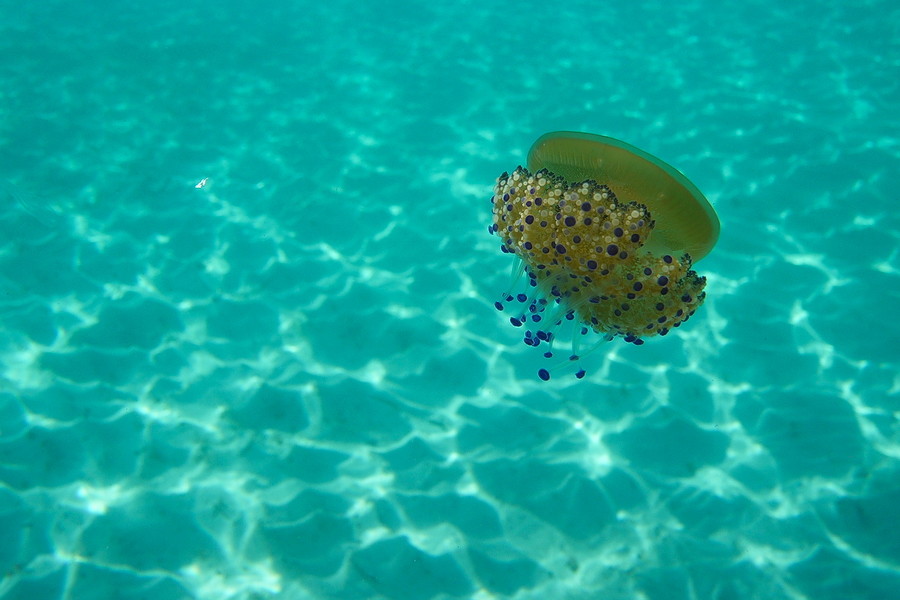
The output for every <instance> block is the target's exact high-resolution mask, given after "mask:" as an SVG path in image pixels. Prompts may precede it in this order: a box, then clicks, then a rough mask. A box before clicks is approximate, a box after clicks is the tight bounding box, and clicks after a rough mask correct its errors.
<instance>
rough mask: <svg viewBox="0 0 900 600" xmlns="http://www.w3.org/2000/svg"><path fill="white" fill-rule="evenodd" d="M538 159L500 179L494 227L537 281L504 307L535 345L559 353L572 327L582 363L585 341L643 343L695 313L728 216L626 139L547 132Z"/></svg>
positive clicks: (508, 296)
mask: <svg viewBox="0 0 900 600" xmlns="http://www.w3.org/2000/svg"><path fill="white" fill-rule="evenodd" d="M527 162H528V168H524V167H521V166H520V167H518V168H516V170H515V171H513V172H512V173H503V175H501V176H500V177H499V178H498V179H497V183H496V186H495V187H494V195H493V197H492V198H491V203H492V205H493V223H492V224H491V225H490V226H489V231H490V232H491V233H493V234H495V235H497V236H499V237H500V239H501V240H502V242H501V245H500V249H501V250H502V251H503V252H505V253H508V254H513V255H515V257H517V259H518V260H517V266H516V270H515V272H516V273H517V276H518V277H521V276H522V274H524V275H525V277H526V279H527V286H526V293H516V294H513V293H512V290H510V291H508V292H506V293H504V294H503V296H502V298H501V300H500V301H498V302H496V303H495V306H496V308H497V309H498V310H501V311H509V312H512V316H510V318H509V320H510V322H511V323H512V325H514V326H516V327H521V328H523V329H524V336H523V340H524V342H525V343H526V344H527V345H529V346H534V347H538V348H544V349H545V352H544V356H546V357H547V358H550V357H552V356H553V341H554V339H555V337H556V336H557V332H558V328H559V326H560V325H561V324H562V323H564V322H566V321H570V322H572V325H573V328H574V332H575V333H574V335H573V342H572V353H571V355H570V356H569V357H568V360H571V361H575V360H578V359H579V352H578V350H579V347H580V343H579V336H584V335H588V334H590V333H591V332H593V333H595V334H599V335H600V341H609V340H612V339H614V338H621V339H623V340H624V341H625V342H628V343H631V344H636V345H641V344H643V343H644V340H645V338H648V337H651V336H657V335H660V336H664V335H666V334H667V333H669V332H670V331H671V330H672V329H673V328H675V327H679V326H681V325H682V324H683V323H684V322H685V321H687V320H688V319H689V318H690V317H691V315H693V314H694V313H695V311H696V310H697V309H698V308H699V307H700V305H701V304H702V303H703V300H704V299H705V298H706V292H704V287H705V286H706V278H705V277H702V276H700V275H698V274H697V272H696V271H694V270H693V269H692V266H693V264H694V263H695V262H697V261H699V260H700V259H702V258H703V257H705V256H706V255H707V254H709V252H710V251H711V250H712V248H713V246H714V245H715V243H716V240H717V239H718V237H719V219H718V216H717V215H716V212H715V210H714V209H713V207H712V206H711V205H710V203H709V202H708V201H707V200H706V198H705V197H704V196H703V194H702V193H701V192H700V190H698V189H697V187H696V186H694V184H692V183H691V182H690V181H689V180H688V179H687V178H686V177H685V176H684V175H682V174H681V173H680V172H679V171H677V170H676V169H675V168H674V167H672V166H670V165H668V164H666V163H665V162H663V161H661V160H659V159H658V158H656V157H654V156H651V155H650V154H648V153H646V152H644V151H642V150H639V149H638V148H635V147H634V146H631V145H630V144H626V143H625V142H622V141H619V140H616V139H613V138H610V137H606V136H602V135H594V134H588V133H576V132H553V133H548V134H545V135H543V136H541V137H540V138H538V140H537V141H536V142H535V143H534V145H533V146H532V147H531V150H530V151H529V152H528V161H527ZM575 375H576V377H578V378H579V379H580V378H582V377H584V375H585V371H584V369H580V370H578V371H577V372H576V373H575ZM538 376H539V377H540V378H541V379H543V380H547V379H549V378H550V371H549V370H548V369H540V370H539V371H538Z"/></svg>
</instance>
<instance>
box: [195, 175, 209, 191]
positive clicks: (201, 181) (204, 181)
mask: <svg viewBox="0 0 900 600" xmlns="http://www.w3.org/2000/svg"><path fill="white" fill-rule="evenodd" d="M207 181H209V177H204V178H203V179H201V180H200V183H198V184H197V185H195V186H194V187H195V188H197V189H198V190H199V189H201V188H204V187H206V182H207Z"/></svg>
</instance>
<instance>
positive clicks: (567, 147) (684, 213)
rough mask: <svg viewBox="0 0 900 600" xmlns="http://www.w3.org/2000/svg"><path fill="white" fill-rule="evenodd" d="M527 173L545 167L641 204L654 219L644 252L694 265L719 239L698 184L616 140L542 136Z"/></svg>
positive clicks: (590, 136) (560, 133) (712, 214)
mask: <svg viewBox="0 0 900 600" xmlns="http://www.w3.org/2000/svg"><path fill="white" fill-rule="evenodd" d="M528 169H529V170H530V171H531V172H536V171H539V170H541V169H547V170H548V171H550V172H551V173H554V174H555V175H559V176H560V177H562V178H563V179H565V180H566V181H570V182H580V181H585V180H589V179H592V180H595V181H598V182H600V183H605V184H606V185H608V186H609V187H610V188H611V189H612V190H613V191H614V192H615V194H616V197H617V198H618V199H619V201H624V202H636V203H638V204H643V205H645V206H646V207H647V209H648V210H649V211H650V214H651V215H653V218H654V220H655V221H656V226H655V227H654V229H653V233H652V235H651V236H650V238H649V239H648V240H647V242H646V243H645V244H644V246H643V249H644V250H647V251H649V252H652V253H656V254H659V253H665V252H667V253H669V254H673V255H676V256H680V255H681V254H683V253H685V252H687V253H688V254H690V255H691V259H692V260H693V261H694V262H697V261H699V260H700V259H701V258H703V257H705V256H706V255H707V254H709V252H710V250H712V248H713V246H715V245H716V241H717V240H718V239H719V217H718V216H717V215H716V211H715V210H714V209H713V207H712V205H711V204H710V203H709V201H708V200H707V199H706V197H705V196H704V195H703V193H702V192H700V190H698V189H697V186H695V185H694V184H693V183H691V182H690V180H688V178H687V177H685V176H684V175H682V174H681V172H680V171H678V170H677V169H676V168H675V167H673V166H671V165H669V164H668V163H666V162H663V161H662V160H660V159H658V158H656V157H655V156H653V155H651V154H648V153H646V152H644V151H643V150H640V149H638V148H635V147H634V146H632V145H631V144H626V143H625V142H623V141H620V140H617V139H615V138H611V137H607V136H604V135H596V134H592V133H578V132H574V131H557V132H553V133H547V134H544V135H542V136H541V137H539V138H538V139H537V141H536V142H535V143H534V144H533V145H532V146H531V150H529V152H528Z"/></svg>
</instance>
